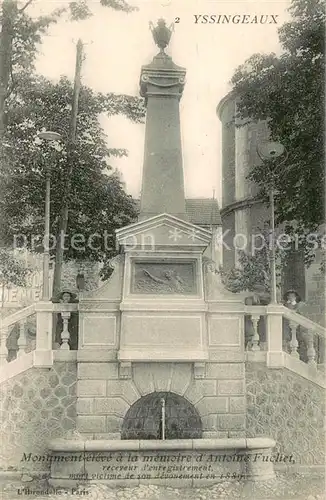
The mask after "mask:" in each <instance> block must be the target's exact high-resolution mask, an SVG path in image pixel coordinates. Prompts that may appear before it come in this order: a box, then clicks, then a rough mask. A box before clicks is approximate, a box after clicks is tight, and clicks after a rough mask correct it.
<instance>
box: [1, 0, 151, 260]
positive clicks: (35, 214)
mask: <svg viewBox="0 0 326 500" xmlns="http://www.w3.org/2000/svg"><path fill="white" fill-rule="evenodd" d="M6 2H7V3H9V4H10V6H11V7H12V9H11V14H10V15H12V20H11V21H12V26H13V33H12V35H13V37H12V53H11V54H10V74H11V77H10V81H9V86H8V88H7V93H6V100H5V110H4V111H5V125H6V127H5V134H4V136H3V141H2V143H1V168H0V210H1V213H0V239H1V241H2V242H3V243H4V244H6V245H8V246H11V245H13V244H14V245H15V244H16V245H17V244H18V245H19V244H24V245H25V246H27V247H28V248H29V249H30V250H32V251H42V250H43V241H42V240H43V234H44V198H45V176H46V170H47V168H48V166H50V167H51V221H50V232H51V234H52V235H53V236H57V231H58V228H59V222H60V220H59V218H60V209H61V205H62V199H63V193H64V186H65V185H66V183H67V171H69V169H68V158H69V165H71V162H72V163H73V168H72V176H71V192H70V195H69V203H70V204H69V221H68V229H67V237H66V239H65V258H66V259H91V260H95V261H98V260H102V261H107V260H108V259H109V258H110V256H112V255H113V254H114V253H115V252H116V251H115V244H114V236H113V235H114V230H115V229H116V228H118V227H120V226H121V225H124V224H128V223H129V222H131V221H133V220H134V218H135V215H136V212H135V207H134V203H133V200H132V199H131V197H130V196H128V195H127V194H126V193H125V192H124V190H123V186H122V182H121V180H120V179H119V176H117V175H116V174H115V173H114V172H113V170H112V168H111V166H110V158H111V157H114V156H126V155H127V151H126V150H125V149H116V148H109V147H108V145H107V139H106V136H105V133H104V130H103V129H102V127H101V126H100V123H99V118H100V116H101V115H102V114H106V115H107V116H113V115H117V114H120V115H124V116H125V117H127V118H128V119H130V120H131V121H133V122H134V123H142V122H143V119H144V115H145V108H144V103H143V100H142V99H139V98H137V97H133V96H127V95H117V94H113V93H108V94H104V93H97V92H94V91H93V90H92V89H90V88H89V87H86V86H82V88H81V91H80V97H79V109H78V122H77V141H76V144H74V149H73V151H71V150H69V151H68V147H69V146H68V144H69V126H70V116H71V103H72V95H73V88H72V84H71V82H70V81H69V80H68V79H67V78H65V77H62V78H61V79H60V81H59V82H58V83H53V82H51V81H49V80H47V79H46V78H43V77H42V76H39V75H36V74H35V73H34V61H35V57H36V54H37V50H38V46H39V44H41V42H42V35H43V34H44V33H45V32H46V31H47V29H48V28H49V27H50V26H51V24H53V23H55V22H57V21H58V20H59V19H60V18H61V17H62V16H66V17H67V16H68V19H70V20H75V21H80V20H82V19H86V18H87V17H90V16H91V15H92V12H91V2H89V1H86V0H77V1H75V2H71V3H70V4H67V5H66V6H64V7H63V8H59V9H56V10H54V11H53V12H52V14H50V15H48V16H41V17H38V18H32V17H30V16H29V15H28V6H29V5H30V4H31V3H32V2H33V0H29V1H27V2H26V3H25V4H24V5H23V7H21V3H20V2H17V1H16V0H6ZM101 3H102V5H103V6H105V7H106V6H107V7H111V8H113V9H115V10H121V11H124V12H131V11H132V10H134V8H133V7H131V6H129V5H128V4H127V3H126V2H125V1H124V0H118V1H115V0H108V1H102V2H101ZM0 70H1V68H0ZM44 128H46V129H47V130H55V131H56V132H59V133H60V134H61V136H62V141H61V143H60V145H59V146H58V145H56V146H55V145H49V144H46V143H43V141H39V140H37V139H36V137H37V134H38V132H40V131H41V130H42V129H44ZM90 238H91V240H90ZM90 241H91V244H90ZM52 243H53V244H52V246H53V248H52V254H53V253H54V250H55V244H54V242H53V239H52Z"/></svg>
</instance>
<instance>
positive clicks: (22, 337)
mask: <svg viewBox="0 0 326 500" xmlns="http://www.w3.org/2000/svg"><path fill="white" fill-rule="evenodd" d="M26 323H27V320H26V319H22V320H20V322H19V337H18V340H17V344H18V353H17V356H22V355H23V354H25V349H26V347H27V332H26Z"/></svg>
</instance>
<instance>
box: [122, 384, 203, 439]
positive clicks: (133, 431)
mask: <svg viewBox="0 0 326 500" xmlns="http://www.w3.org/2000/svg"><path fill="white" fill-rule="evenodd" d="M162 399H164V400H165V439H196V438H201V437H202V422H201V418H200V416H199V413H198V411H197V410H196V408H195V407H194V406H193V405H192V404H191V403H189V401H187V400H186V399H185V398H183V397H182V396H178V394H174V393H173V392H152V393H151V394H147V395H146V396H143V397H141V398H140V399H138V400H137V401H136V402H135V403H134V404H133V405H132V406H131V407H130V408H129V410H128V412H127V414H126V416H125V418H124V421H123V424H122V431H121V439H161V432H162V430H161V415H162V403H161V400H162Z"/></svg>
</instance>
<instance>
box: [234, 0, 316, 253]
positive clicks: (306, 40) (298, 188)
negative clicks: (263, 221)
mask: <svg viewBox="0 0 326 500" xmlns="http://www.w3.org/2000/svg"><path fill="white" fill-rule="evenodd" d="M290 12H291V15H292V19H291V21H290V22H288V23H285V24H284V25H283V26H282V27H281V28H280V29H279V39H280V42H281V45H282V48H283V53H282V54H281V56H280V57H277V56H276V55H275V54H268V55H266V54H254V55H253V56H252V57H250V58H249V59H248V60H247V61H246V62H245V63H244V64H243V65H242V66H240V67H239V68H238V69H237V71H236V72H235V74H234V76H233V78H232V83H233V85H234V91H235V93H236V94H237V96H239V104H238V109H239V115H240V116H241V117H242V118H248V117H249V118H251V119H254V120H265V119H268V125H269V129H270V132H271V138H272V139H273V140H276V141H279V142H281V143H282V144H283V145H284V146H285V147H286V149H287V152H288V158H287V160H286V161H285V163H283V164H282V165H278V164H277V162H275V164H274V165H273V169H274V171H273V177H274V182H275V188H276V216H277V222H278V223H285V225H286V229H287V231H288V232H291V231H292V232H296V233H299V234H301V235H302V242H303V245H305V235H306V234H307V233H310V232H314V231H315V230H316V229H317V227H318V226H319V225H320V224H322V223H323V222H324V176H325V173H324V74H325V57H324V51H325V48H324V47H325V20H326V16H325V7H324V2H322V1H321V0H293V1H292V4H291V7H290ZM268 166H269V167H271V164H269V165H268ZM250 178H251V179H252V180H254V181H255V182H256V183H257V184H258V186H260V188H261V192H260V195H261V196H262V197H263V198H264V199H267V193H266V192H267V189H268V187H269V182H270V176H268V175H266V164H263V165H256V166H254V168H253V169H252V172H251V174H250ZM308 258H309V249H307V259H308Z"/></svg>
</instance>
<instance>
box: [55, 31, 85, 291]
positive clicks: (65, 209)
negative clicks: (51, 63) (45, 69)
mask: <svg viewBox="0 0 326 500" xmlns="http://www.w3.org/2000/svg"><path fill="white" fill-rule="evenodd" d="M82 59H83V44H82V41H81V40H78V42H77V53H76V69H75V82H74V93H73V102H72V109H71V121H70V129H69V143H68V158H67V165H68V167H67V172H66V179H65V187H64V193H63V203H62V209H61V216H60V225H59V231H58V235H57V244H56V252H55V267H54V275H53V289H52V295H53V297H56V296H57V295H58V293H59V292H60V289H61V275H62V264H63V254H64V236H65V233H66V231H67V226H68V215H69V195H70V186H71V175H72V169H73V160H74V158H73V155H74V151H75V143H76V130H77V115H78V100H79V92H80V73H81V65H82Z"/></svg>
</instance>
